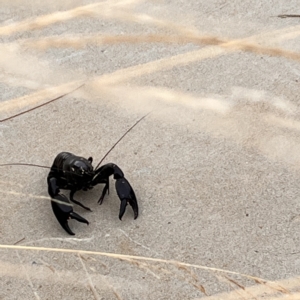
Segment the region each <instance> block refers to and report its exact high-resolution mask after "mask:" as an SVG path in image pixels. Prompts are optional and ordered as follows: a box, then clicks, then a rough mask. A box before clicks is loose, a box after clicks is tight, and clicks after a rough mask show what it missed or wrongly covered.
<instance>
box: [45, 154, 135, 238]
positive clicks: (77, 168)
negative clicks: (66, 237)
mask: <svg viewBox="0 0 300 300" xmlns="http://www.w3.org/2000/svg"><path fill="white" fill-rule="evenodd" d="M92 162H93V158H92V157H89V158H88V159H86V158H83V157H80V156H76V155H74V154H72V153H69V152H61V153H59V154H58V155H57V156H56V158H55V159H54V162H53V165H52V167H51V169H50V172H49V174H48V177H47V183H48V193H49V195H50V196H51V198H52V200H51V205H52V210H53V212H54V215H55V216H56V218H57V220H58V222H59V223H60V225H61V226H62V228H63V229H64V230H65V231H66V232H67V233H69V234H71V235H74V233H73V232H72V231H71V229H70V227H69V225H68V220H69V219H70V218H71V219H75V220H77V221H79V222H82V223H86V224H89V222H88V221H87V220H86V219H84V218H82V217H81V216H80V215H78V214H76V213H75V212H74V211H73V208H72V206H71V205H70V202H69V200H68V198H67V197H66V196H64V195H62V194H60V189H65V190H70V200H71V201H72V202H73V203H75V204H77V205H79V206H81V207H83V208H84V209H86V210H90V211H91V209H90V208H88V207H86V206H84V205H83V204H82V203H80V202H79V201H77V200H75V199H74V194H75V193H76V192H77V191H79V190H84V191H87V190H89V189H92V188H93V187H94V186H95V185H97V184H99V183H103V184H105V186H104V189H103V191H102V194H101V196H100V198H99V200H98V203H99V204H100V205H101V204H102V202H103V199H104V196H105V194H106V193H108V194H109V177H110V176H111V175H113V177H114V179H115V180H116V185H115V186H116V191H117V194H118V196H119V198H120V200H121V205H120V213H119V219H120V220H121V219H122V217H123V215H124V213H125V210H126V206H127V204H128V203H129V204H130V205H131V207H132V209H133V212H134V219H136V218H137V217H138V213H139V212H138V204H137V200H136V196H135V193H134V191H133V188H132V187H131V185H130V183H129V182H128V181H127V179H126V178H125V177H124V174H123V172H122V170H121V169H120V168H119V167H118V166H117V165H116V164H114V163H108V164H105V165H103V166H101V167H99V168H97V167H98V166H97V167H96V169H95V170H94V168H93V166H92Z"/></svg>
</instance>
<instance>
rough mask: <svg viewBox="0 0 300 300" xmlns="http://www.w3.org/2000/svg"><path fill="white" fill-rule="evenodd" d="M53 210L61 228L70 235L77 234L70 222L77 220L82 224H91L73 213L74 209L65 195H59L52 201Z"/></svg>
mask: <svg viewBox="0 0 300 300" xmlns="http://www.w3.org/2000/svg"><path fill="white" fill-rule="evenodd" d="M51 206H52V210H53V212H54V215H55V217H56V219H57V221H58V222H59V224H60V225H61V227H62V228H63V229H64V230H65V231H66V232H67V233H68V234H70V235H75V233H74V232H73V231H72V230H71V229H70V227H69V224H68V220H69V219H70V218H71V219H75V220H77V221H79V222H81V223H86V224H89V222H88V221H87V220H86V219H84V218H82V217H81V216H79V215H78V214H77V213H75V212H73V207H72V205H71V203H70V202H69V200H68V198H67V197H66V196H65V195H62V194H58V195H56V196H55V197H54V199H52V200H51Z"/></svg>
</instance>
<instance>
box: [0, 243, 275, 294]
mask: <svg viewBox="0 0 300 300" xmlns="http://www.w3.org/2000/svg"><path fill="white" fill-rule="evenodd" d="M0 249H11V250H29V251H48V252H49V251H50V252H60V253H75V254H87V255H99V256H106V257H110V258H115V259H120V260H123V259H124V260H127V261H128V260H129V261H130V260H133V261H135V260H143V261H149V262H158V263H165V264H172V265H175V266H177V267H178V266H182V267H191V268H195V269H201V270H207V271H213V272H220V273H227V274H233V275H239V276H242V277H245V278H248V279H252V280H255V281H256V282H264V283H265V282H268V281H267V280H265V279H261V278H258V277H256V276H251V275H247V274H242V273H238V272H234V271H228V270H224V269H219V268H211V267H206V266H201V265H197V264H190V263H184V262H180V261H176V260H168V259H160V258H151V257H144V256H135V255H125V254H116V253H108V252H99V251H86V250H75V249H63V248H47V247H33V246H18V245H3V244H0ZM269 287H270V288H272V289H276V284H275V283H274V286H269ZM278 291H280V289H278Z"/></svg>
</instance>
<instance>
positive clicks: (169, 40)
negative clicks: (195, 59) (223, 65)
mask: <svg viewBox="0 0 300 300" xmlns="http://www.w3.org/2000/svg"><path fill="white" fill-rule="evenodd" d="M120 43H130V44H137V43H166V44H188V43H192V44H195V45H216V46H220V47H224V48H226V49H230V50H241V51H245V52H251V53H255V54H263V55H270V56H279V57H280V56H281V57H285V58H288V59H291V60H296V61H300V53H297V52H292V51H288V50H284V49H280V48H275V47H266V46H260V45H258V44H254V43H252V44H250V43H248V42H242V41H235V40H226V39H222V38H218V37H214V36H180V35H173V36H172V35H171V36H170V35H158V34H156V35H154V34H151V35H145V36H140V35H139V36H130V35H127V36H126V35H121V36H111V35H107V36H98V35H97V36H91V37H78V38H74V37H72V38H68V37H67V38H66V37H52V38H47V39H42V40H40V41H28V42H25V44H24V45H26V46H31V47H36V48H39V49H47V48H49V47H73V48H77V49H78V48H83V47H86V46H87V45H88V44H97V45H104V44H107V45H112V44H120Z"/></svg>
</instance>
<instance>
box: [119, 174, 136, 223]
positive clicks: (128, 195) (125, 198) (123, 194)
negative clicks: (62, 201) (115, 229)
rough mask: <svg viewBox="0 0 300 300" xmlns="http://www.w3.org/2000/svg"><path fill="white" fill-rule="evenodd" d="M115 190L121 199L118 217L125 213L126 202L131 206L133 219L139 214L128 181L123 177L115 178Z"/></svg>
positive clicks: (120, 217)
mask: <svg viewBox="0 0 300 300" xmlns="http://www.w3.org/2000/svg"><path fill="white" fill-rule="evenodd" d="M116 190H117V194H118V196H119V198H120V200H121V205H120V213H119V219H120V220H122V217H123V215H124V213H125V210H126V206H127V204H128V203H129V204H130V206H131V207H132V209H133V213H134V219H136V218H137V217H138V214H139V208H138V204H137V200H136V196H135V193H134V190H133V188H132V187H131V185H130V183H129V182H128V180H127V179H126V178H125V177H123V178H119V179H117V180H116Z"/></svg>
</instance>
